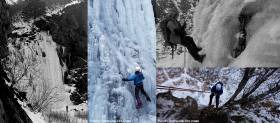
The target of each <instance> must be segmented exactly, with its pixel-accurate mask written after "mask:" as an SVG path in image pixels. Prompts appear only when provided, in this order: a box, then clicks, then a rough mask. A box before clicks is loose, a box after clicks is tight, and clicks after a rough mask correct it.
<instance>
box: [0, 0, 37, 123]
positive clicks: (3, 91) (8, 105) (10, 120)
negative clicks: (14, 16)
mask: <svg viewBox="0 0 280 123" xmlns="http://www.w3.org/2000/svg"><path fill="white" fill-rule="evenodd" d="M9 26H10V19H9V14H8V7H7V4H6V2H5V0H2V1H1V2H0V60H2V59H3V58H5V57H6V56H7V55H8V48H7V34H8V33H9V30H10V29H9ZM1 63H2V62H1ZM6 81H9V79H8V78H7V74H6V73H5V71H4V70H3V66H2V64H1V65H0V123H32V121H31V120H30V118H29V117H28V115H27V114H26V112H25V111H24V110H23V109H22V107H21V106H20V104H19V103H18V102H17V99H16V98H14V97H15V96H14V94H13V92H14V91H13V89H11V88H9V87H8V85H7V84H6Z"/></svg>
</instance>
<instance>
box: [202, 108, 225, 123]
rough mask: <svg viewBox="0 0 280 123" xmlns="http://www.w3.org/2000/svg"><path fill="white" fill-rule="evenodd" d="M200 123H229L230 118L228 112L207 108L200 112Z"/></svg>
mask: <svg viewBox="0 0 280 123" xmlns="http://www.w3.org/2000/svg"><path fill="white" fill-rule="evenodd" d="M199 122H200V123H229V122H230V116H229V113H228V112H225V111H223V110H221V109H215V108H214V107H207V108H204V109H202V110H201V111H200V115H199Z"/></svg>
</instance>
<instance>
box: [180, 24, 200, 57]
mask: <svg viewBox="0 0 280 123" xmlns="http://www.w3.org/2000/svg"><path fill="white" fill-rule="evenodd" d="M175 31H176V34H178V35H180V37H181V44H182V45H183V46H184V47H187V49H188V51H189V53H190V55H191V56H192V57H193V58H194V59H195V60H197V61H199V62H202V60H203V57H202V56H201V55H199V54H198V52H199V51H200V50H201V48H199V47H197V45H196V44H195V43H194V40H193V38H192V37H191V36H187V35H186V32H185V30H184V28H181V29H178V30H175Z"/></svg>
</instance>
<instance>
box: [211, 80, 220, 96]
mask: <svg viewBox="0 0 280 123" xmlns="http://www.w3.org/2000/svg"><path fill="white" fill-rule="evenodd" d="M218 83H219V84H221V85H222V88H221V90H217V89H216V85H217V84H218ZM211 92H212V93H217V94H219V95H222V94H223V83H221V82H217V83H216V84H215V85H214V86H213V87H212V88H211Z"/></svg>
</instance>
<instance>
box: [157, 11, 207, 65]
mask: <svg viewBox="0 0 280 123" xmlns="http://www.w3.org/2000/svg"><path fill="white" fill-rule="evenodd" d="M178 16H179V14H178V12H176V11H174V10H170V11H169V12H168V16H167V17H166V18H165V19H164V20H163V21H162V22H161V24H160V28H161V29H162V33H163V36H164V39H165V45H170V46H171V48H172V49H173V48H175V47H176V46H177V44H181V45H183V46H185V47H187V49H188V51H189V53H190V54H191V56H192V57H193V58H194V59H195V60H197V61H199V62H202V61H203V58H204V57H205V55H200V54H199V53H198V52H199V51H200V50H201V48H199V47H197V46H196V44H195V43H194V40H193V38H192V37H191V36H188V35H187V34H186V31H185V27H186V23H184V25H183V26H181V24H180V22H178V20H177V18H178Z"/></svg>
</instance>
